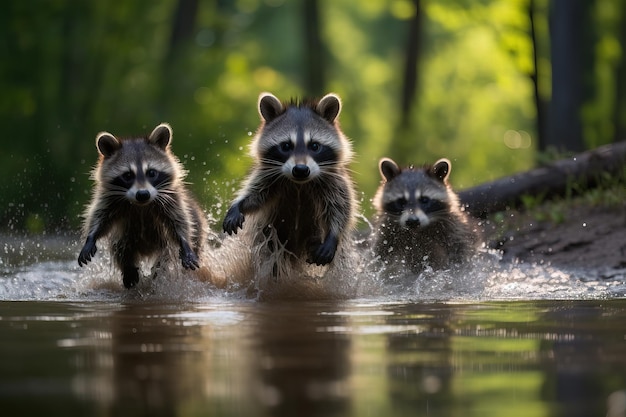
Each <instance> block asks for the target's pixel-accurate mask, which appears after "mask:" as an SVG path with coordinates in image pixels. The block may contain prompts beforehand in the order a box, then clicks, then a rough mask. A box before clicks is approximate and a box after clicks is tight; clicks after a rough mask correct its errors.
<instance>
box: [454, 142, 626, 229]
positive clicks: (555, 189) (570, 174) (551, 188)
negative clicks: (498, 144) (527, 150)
mask: <svg viewBox="0 0 626 417" xmlns="http://www.w3.org/2000/svg"><path fill="white" fill-rule="evenodd" d="M625 167H626V141H624V142H617V143H612V144H610V145H604V146H600V147H598V148H595V149H592V150H589V151H586V152H583V153H580V154H577V155H574V156H572V157H569V158H565V159H561V160H558V161H555V162H552V163H550V164H548V165H545V166H543V167H540V168H536V169H532V170H530V171H526V172H522V173H519V174H515V175H511V176H508V177H503V178H500V179H497V180H495V181H491V182H487V183H484V184H480V185H477V186H475V187H471V188H467V189H465V190H461V191H459V192H458V194H459V197H460V199H461V203H462V204H463V205H465V207H466V211H468V212H469V213H470V214H472V215H474V216H476V217H485V216H486V215H488V214H491V213H495V212H498V211H504V210H506V209H509V208H519V207H520V206H521V205H522V201H523V197H524V196H536V197H541V198H542V199H545V200H550V199H552V198H555V197H560V196H564V195H566V194H568V193H575V192H576V191H577V190H582V189H589V188H592V187H595V186H597V185H598V183H599V181H600V180H601V179H602V178H606V176H607V175H608V176H611V177H614V176H618V175H619V176H623V175H624V171H625V170H626V168H625ZM574 184H576V185H577V187H572V186H573V185H574Z"/></svg>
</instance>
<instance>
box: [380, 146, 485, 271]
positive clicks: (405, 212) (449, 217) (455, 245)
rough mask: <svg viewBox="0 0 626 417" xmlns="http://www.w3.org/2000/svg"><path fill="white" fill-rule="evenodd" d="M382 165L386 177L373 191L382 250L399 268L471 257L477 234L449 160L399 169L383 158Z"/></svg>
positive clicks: (439, 265)
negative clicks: (453, 184)
mask: <svg viewBox="0 0 626 417" xmlns="http://www.w3.org/2000/svg"><path fill="white" fill-rule="evenodd" d="M379 169H380V174H381V176H382V179H383V183H382V184H381V186H380V187H379V188H378V191H377V192H376V196H375V197H374V206H375V208H376V210H377V214H378V218H377V223H376V224H377V227H376V235H375V246H374V249H375V252H376V255H377V256H379V257H380V258H381V259H382V260H383V261H384V262H385V263H386V264H387V265H388V266H389V267H391V268H395V270H398V268H400V269H401V270H402V269H406V270H409V271H412V272H420V271H422V270H423V269H424V267H425V266H426V265H428V266H430V267H432V268H433V269H442V268H445V267H447V266H450V265H452V264H455V263H460V262H462V261H464V260H467V259H468V258H469V257H471V255H472V254H473V253H474V252H475V250H476V245H477V241H478V236H477V232H476V231H475V228H474V225H473V224H472V221H471V219H470V217H469V216H468V215H467V214H466V213H465V212H463V211H462V209H461V206H460V204H459V200H458V197H457V195H456V194H455V193H454V191H453V190H452V188H451V187H450V185H449V183H448V176H449V175H450V169H451V164H450V161H449V160H447V159H445V158H444V159H440V160H438V161H437V162H435V164H433V165H425V166H423V167H421V168H414V167H412V166H411V167H408V168H405V169H400V168H399V167H398V165H397V164H396V163H395V162H394V161H392V160H391V159H388V158H383V159H381V160H380V163H379Z"/></svg>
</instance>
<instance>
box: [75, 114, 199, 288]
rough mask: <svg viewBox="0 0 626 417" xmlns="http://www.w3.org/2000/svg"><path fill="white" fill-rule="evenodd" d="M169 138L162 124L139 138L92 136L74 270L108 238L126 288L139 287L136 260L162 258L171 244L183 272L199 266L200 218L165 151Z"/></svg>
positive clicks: (169, 131)
mask: <svg viewBox="0 0 626 417" xmlns="http://www.w3.org/2000/svg"><path fill="white" fill-rule="evenodd" d="M171 139H172V129H171V128H170V126H169V125H168V124H166V123H162V124H160V125H158V126H157V127H156V128H155V129H154V130H153V131H152V133H151V134H150V136H148V137H144V138H127V139H124V138H117V137H115V136H113V135H112V134H110V133H107V132H102V133H100V134H98V136H97V137H96V146H97V148H98V152H99V154H100V156H99V160H98V164H97V165H96V167H95V168H94V169H93V171H92V179H93V180H94V181H95V187H94V191H93V197H92V200H91V203H90V204H89V206H88V207H87V209H86V211H85V214H84V217H85V222H84V226H83V237H84V238H85V244H84V246H83V248H82V250H81V251H80V255H79V256H78V265H80V266H83V265H86V264H87V263H88V262H89V261H90V260H91V258H92V257H93V256H94V255H95V253H96V241H97V240H98V239H100V238H101V237H105V236H109V237H110V244H111V250H112V255H113V258H114V260H115V263H116V265H117V266H118V267H119V269H120V270H121V271H122V277H123V281H124V286H125V287H126V288H131V287H133V286H135V285H136V284H137V283H138V282H139V261H140V260H141V258H142V257H148V256H153V255H160V254H161V253H163V254H164V253H165V252H166V250H167V248H168V246H169V245H172V244H175V245H177V246H178V247H179V248H180V251H179V253H180V260H181V262H182V265H183V267H184V268H186V269H192V270H194V269H196V268H198V267H199V266H200V263H199V259H198V254H199V253H200V249H201V246H202V242H203V241H204V237H205V233H206V219H205V218H204V215H203V213H202V210H201V209H200V207H199V206H198V203H197V202H196V201H195V200H194V198H193V197H192V196H191V194H190V192H189V191H188V190H187V189H186V188H185V185H184V183H183V179H184V178H185V175H186V172H185V171H184V170H183V167H182V165H181V163H180V161H179V160H178V159H177V158H176V156H174V154H173V153H172V152H171V150H170V142H171Z"/></svg>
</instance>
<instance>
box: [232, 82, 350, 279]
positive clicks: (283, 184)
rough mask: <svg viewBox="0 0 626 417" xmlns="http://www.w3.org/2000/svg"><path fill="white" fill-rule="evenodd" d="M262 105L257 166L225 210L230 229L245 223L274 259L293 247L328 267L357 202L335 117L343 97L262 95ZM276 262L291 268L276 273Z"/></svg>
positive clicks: (254, 150) (255, 144)
mask: <svg viewBox="0 0 626 417" xmlns="http://www.w3.org/2000/svg"><path fill="white" fill-rule="evenodd" d="M258 109H259V113H260V116H261V125H260V127H259V128H258V130H257V133H256V136H255V137H254V139H253V141H252V143H251V145H250V154H251V156H252V158H253V159H254V164H253V167H252V170H251V172H250V173H249V175H248V176H247V178H246V180H245V182H244V184H243V186H242V188H241V189H240V191H239V193H238V196H237V198H236V199H235V200H234V201H233V203H232V205H231V206H230V208H229V209H228V212H227V213H226V216H225V218H224V223H223V227H224V231H225V232H227V233H228V234H232V233H237V229H239V228H242V229H243V228H244V226H245V228H246V230H245V231H246V233H247V232H248V231H251V232H252V234H253V238H252V240H253V242H252V245H253V247H256V248H257V249H258V248H259V247H258V246H256V245H259V244H260V245H261V246H264V247H265V249H268V250H267V251H265V252H263V251H261V252H262V253H265V254H266V255H267V256H268V257H270V258H272V259H274V260H275V261H276V262H280V261H281V259H286V258H287V257H286V256H283V255H280V254H278V253H287V254H289V255H292V257H291V258H290V259H291V260H292V261H294V260H301V259H304V260H306V261H307V262H309V263H312V264H316V265H327V264H329V263H331V262H332V261H333V258H334V257H335V253H336V252H337V250H338V248H339V247H341V246H342V244H343V243H344V242H345V241H346V240H347V239H348V236H349V235H350V233H351V231H352V228H353V225H354V222H355V213H356V208H357V201H356V197H355V191H354V185H353V183H352V180H351V176H350V171H349V169H348V164H349V162H350V160H351V157H352V147H351V144H350V142H349V141H348V139H347V138H346V137H345V136H344V135H343V133H342V132H341V130H340V129H339V126H338V122H337V116H338V115H339V112H340V110H341V101H340V99H339V97H337V96H336V95H334V94H327V95H326V96H324V97H322V98H321V99H320V100H304V101H300V102H298V101H293V100H292V101H291V102H290V103H282V102H281V101H280V100H278V99H277V98H276V97H275V96H273V95H272V94H269V93H263V94H261V95H260V97H259V102H258ZM248 215H250V216H249V217H250V220H248V217H247V216H248ZM244 221H246V224H245V225H244ZM281 257H282V258H281ZM283 265H284V264H283ZM276 268H278V269H279V271H280V272H278V274H280V273H281V272H285V269H284V268H282V266H281V265H276V264H275V265H274V275H277V272H276ZM289 271H290V270H289V269H287V270H286V272H289Z"/></svg>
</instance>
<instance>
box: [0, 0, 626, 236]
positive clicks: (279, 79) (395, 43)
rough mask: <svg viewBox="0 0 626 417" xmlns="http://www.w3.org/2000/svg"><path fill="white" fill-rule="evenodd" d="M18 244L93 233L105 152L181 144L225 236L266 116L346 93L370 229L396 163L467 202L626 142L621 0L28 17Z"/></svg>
mask: <svg viewBox="0 0 626 417" xmlns="http://www.w3.org/2000/svg"><path fill="white" fill-rule="evenodd" d="M0 31H2V37H1V42H2V47H1V48H0V68H1V70H0V74H1V76H0V86H1V91H2V94H1V95H0V119H1V123H2V126H4V133H3V138H2V142H1V148H0V149H1V153H0V173H1V175H2V178H3V179H2V181H1V182H0V204H1V205H0V218H1V221H2V223H0V225H1V226H0V230H5V231H13V232H17V231H22V230H27V231H30V232H43V231H47V232H51V231H58V230H68V229H69V230H76V229H77V228H78V226H79V224H80V213H81V212H82V210H83V207H84V205H85V204H86V203H87V202H88V200H89V197H90V193H91V185H92V183H91V181H90V179H89V171H90V170H91V167H92V166H93V165H94V164H95V162H96V159H97V152H96V148H95V142H94V141H95V136H96V134H97V133H98V132H100V131H102V130H107V131H109V132H111V133H113V134H116V135H119V136H129V135H144V134H147V133H149V132H150V131H151V130H152V129H153V128H154V127H155V126H156V125H157V124H158V123H160V122H162V121H167V122H169V123H170V124H171V125H172V127H173V129H174V141H173V150H174V152H175V153H176V154H177V155H178V156H179V158H180V159H181V161H182V162H183V163H184V165H185V166H186V168H187V169H188V170H189V171H190V174H189V177H188V180H189V181H190V182H191V183H192V185H191V187H192V189H193V191H194V192H195V193H196V194H197V195H198V196H199V197H200V199H201V200H202V201H203V203H204V205H205V207H206V209H207V211H208V212H209V213H211V214H212V215H213V216H215V217H216V218H217V219H218V220H219V219H220V218H221V216H222V215H223V208H224V207H225V205H227V204H228V203H229V202H230V200H231V198H232V197H233V192H234V190H235V189H236V188H237V186H238V185H239V183H240V181H241V178H242V176H243V175H245V173H246V170H247V168H248V167H249V166H250V159H249V157H248V156H247V145H248V143H249V141H250V139H251V136H252V135H253V134H254V131H255V130H256V128H257V126H258V122H259V119H258V117H259V116H258V113H257V108H256V104H257V97H258V94H259V93H260V92H262V91H270V92H272V93H274V94H275V95H277V96H278V97H279V98H282V99H289V98H290V97H295V96H304V95H309V96H310V95H313V96H319V95H323V94H324V93H326V92H329V91H333V92H336V93H337V94H339V95H340V96H341V97H342V100H343V106H344V107H343V110H342V113H341V116H340V121H341V126H342V128H343V130H344V132H345V133H346V134H347V135H348V136H349V137H350V138H351V139H352V140H353V143H354V147H355V150H356V155H357V157H356V160H355V162H354V163H353V165H352V168H353V170H354V172H355V179H356V182H357V185H358V188H359V190H360V191H361V192H362V196H363V204H362V205H363V209H364V211H365V212H366V214H368V213H370V212H371V206H370V202H369V200H370V198H371V197H372V196H373V194H374V191H375V189H376V187H377V186H378V184H379V174H378V168H377V162H378V159H379V158H380V157H382V156H390V157H393V158H395V159H396V160H397V161H398V162H400V163H402V164H409V163H415V164H421V163H424V162H433V161H434V160H435V159H437V158H439V157H443V156H445V157H448V158H450V159H451V160H452V163H453V170H452V176H451V181H452V184H453V186H454V187H456V188H457V189H462V188H465V187H469V186H472V185H475V184H478V183H481V182H484V181H488V180H492V179H495V178H498V177H501V176H504V175H507V174H511V173H514V172H518V171H523V170H526V169H529V168H532V167H533V166H536V165H537V164H539V163H541V161H542V160H544V159H545V158H546V155H550V154H553V153H554V152H559V153H561V154H562V153H563V152H577V151H580V150H583V149H586V148H592V147H596V146H599V145H602V144H606V143H610V142H613V141H617V140H621V139H623V138H624V137H626V134H625V131H626V90H625V89H626V61H625V60H624V47H625V46H626V3H625V2H623V1H622V0H480V1H479V0H367V1H365V0H363V1H353V0H301V1H286V0H163V1H158V2H156V1H126V0H107V1H104V0H102V1H99V0H94V1H83V0H29V1H17V0H15V1H9V2H7V3H4V6H3V12H2V14H0Z"/></svg>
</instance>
